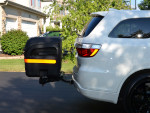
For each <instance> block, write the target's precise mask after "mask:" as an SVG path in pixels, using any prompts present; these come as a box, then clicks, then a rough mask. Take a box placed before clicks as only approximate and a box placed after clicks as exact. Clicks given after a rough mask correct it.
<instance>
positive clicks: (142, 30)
mask: <svg viewBox="0 0 150 113" xmlns="http://www.w3.org/2000/svg"><path fill="white" fill-rule="evenodd" d="M109 37H112V38H150V18H138V19H127V20H124V21H122V22H120V23H119V24H118V25H117V26H116V27H115V28H114V29H113V30H112V32H111V33H110V34H109Z"/></svg>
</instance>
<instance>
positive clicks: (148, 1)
mask: <svg viewBox="0 0 150 113" xmlns="http://www.w3.org/2000/svg"><path fill="white" fill-rule="evenodd" d="M138 6H139V8H140V9H141V10H150V0H143V1H142V2H141V3H140V4H139V5H138Z"/></svg>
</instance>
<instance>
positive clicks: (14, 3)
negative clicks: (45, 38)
mask: <svg viewBox="0 0 150 113" xmlns="http://www.w3.org/2000/svg"><path fill="white" fill-rule="evenodd" d="M45 18H46V15H45V14H44V13H42V12H41V1H40V0H0V33H1V35H3V34H4V33H6V32H7V31H9V30H11V29H20V30H22V31H25V32H27V35H28V36H29V37H34V36H38V35H39V34H41V31H42V27H43V24H44V22H45V21H43V19H44V20H45Z"/></svg>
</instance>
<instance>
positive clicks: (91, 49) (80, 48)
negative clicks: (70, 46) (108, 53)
mask: <svg viewBox="0 0 150 113" xmlns="http://www.w3.org/2000/svg"><path fill="white" fill-rule="evenodd" d="M100 48H101V45H92V44H82V45H81V44H76V49H77V52H78V55H79V56H81V57H93V56H95V55H96V54H97V52H98V51H99V49H100Z"/></svg>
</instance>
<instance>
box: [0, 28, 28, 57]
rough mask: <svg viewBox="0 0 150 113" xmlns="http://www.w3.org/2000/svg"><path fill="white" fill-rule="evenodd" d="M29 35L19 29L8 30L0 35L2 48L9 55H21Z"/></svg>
mask: <svg viewBox="0 0 150 113" xmlns="http://www.w3.org/2000/svg"><path fill="white" fill-rule="evenodd" d="M28 39H29V37H28V36H27V33H26V32H23V31H21V30H10V31H8V32H7V33H6V34H4V35H2V37H1V45H2V50H3V52H4V53H5V54H9V55H22V54H23V49H24V47H25V44H26V42H27V40H28Z"/></svg>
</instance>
